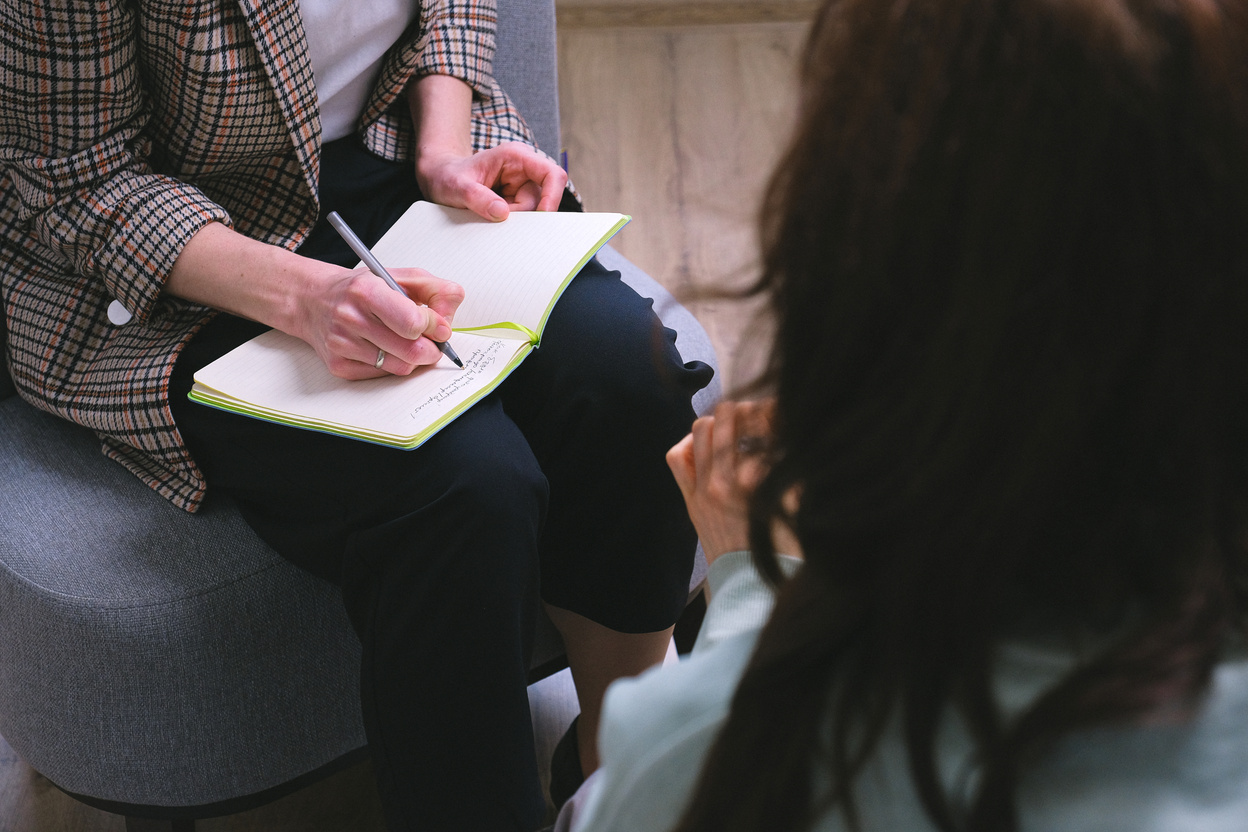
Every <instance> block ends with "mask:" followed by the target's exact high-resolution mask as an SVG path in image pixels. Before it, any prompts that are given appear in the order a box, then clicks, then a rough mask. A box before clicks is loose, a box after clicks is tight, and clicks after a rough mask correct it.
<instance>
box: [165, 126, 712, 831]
mask: <svg viewBox="0 0 1248 832" xmlns="http://www.w3.org/2000/svg"><path fill="white" fill-rule="evenodd" d="M409 167H410V166H409V165H407V164H395V163H390V162H385V161H382V160H379V159H376V158H375V157H372V156H371V155H369V154H367V153H366V152H364V151H363V150H362V149H360V148H359V147H358V146H357V145H355V143H354V141H353V140H343V141H340V142H335V143H332V144H330V145H327V146H326V148H325V152H324V155H323V160H322V171H323V174H322V177H323V179H322V205H323V211H325V212H328V211H329V210H337V211H339V213H341V214H342V215H343V216H344V218H345V219H346V220H347V221H348V223H350V224H351V225H352V226H353V227H354V228H355V229H356V231H357V233H359V234H360V236H361V237H362V238H364V240H365V242H366V243H369V244H371V243H373V242H375V241H376V239H377V238H379V237H380V236H381V234H382V233H383V232H384V231H385V229H386V228H388V227H389V225H390V224H391V223H392V222H393V221H394V220H395V219H397V217H398V215H399V214H400V213H402V211H403V210H404V209H406V207H407V206H408V205H409V204H410V203H411V201H413V200H414V199H418V198H419V190H418V189H417V187H416V184H415V180H414V177H412V175H411V173H410V171H409ZM301 253H305V254H308V255H309V256H315V257H317V258H319V259H324V260H330V261H333V262H339V263H343V264H345V265H354V264H355V262H356V259H355V257H354V255H352V254H351V253H350V251H349V249H346V247H345V245H342V244H341V243H340V241H338V240H337V235H335V234H333V232H332V230H330V229H328V227H327V226H326V225H325V224H324V223H323V221H322V223H321V224H318V227H317V229H316V230H315V231H314V233H313V234H312V236H311V237H310V238H309V240H308V241H307V243H305V245H304V247H303V248H302V249H301ZM261 329H262V328H261V327H258V326H257V325H256V324H254V323H251V322H248V321H243V320H241V319H238V318H233V317H230V316H225V315H223V316H220V317H219V318H217V319H216V320H214V321H213V322H212V323H211V324H210V325H209V326H208V327H206V328H205V329H204V331H202V332H201V333H200V334H199V335H197V336H196V338H195V339H194V340H193V341H192V342H191V344H190V345H189V346H188V347H187V349H186V351H185V352H184V353H183V355H182V356H181V357H180V358H179V360H178V363H177V366H176V367H175V372H174V378H173V381H172V385H171V391H170V392H171V400H172V405H173V409H174V415H175V418H176V420H177V422H178V425H179V428H180V430H181V431H182V432H183V434H184V436H185V438H186V440H187V442H188V445H189V446H190V448H191V451H192V453H193V455H194V456H195V459H196V461H197V462H198V463H199V464H200V465H201V467H202V468H203V470H204V473H205V475H206V476H207V478H208V482H209V484H210V487H211V488H212V489H221V490H223V491H227V492H229V493H230V494H231V495H232V496H233V497H234V499H235V500H236V501H237V502H238V504H239V506H240V509H241V510H242V512H243V514H244V516H245V517H246V519H247V521H248V522H249V523H250V524H251V525H252V527H253V528H254V529H255V530H256V531H257V533H258V534H259V535H260V536H261V537H263V538H264V539H265V540H266V541H268V542H269V543H270V544H271V545H272V546H273V547H274V548H275V549H276V550H277V551H278V552H280V553H281V554H282V555H283V556H284V557H286V558H288V559H289V560H291V561H293V562H294V563H296V564H298V565H300V566H302V567H303V568H305V569H308V570H309V571H311V572H313V573H315V574H317V575H319V576H321V577H323V578H325V579H327V580H331V581H333V582H335V583H337V584H338V585H339V586H340V587H341V588H342V593H343V601H344V603H345V605H346V608H347V612H348V614H349V616H350V618H351V621H352V623H353V625H354V627H355V629H356V631H357V633H358V634H359V636H360V639H361V642H362V644H363V653H364V659H363V667H362V669H361V706H362V711H363V717H364V724H365V729H366V732H367V735H368V740H369V745H370V747H371V750H372V754H373V758H374V766H375V769H376V772H377V778H378V787H379V790H380V793H381V797H382V802H383V805H384V808H385V812H386V818H387V824H388V825H389V827H390V828H391V829H392V830H395V832H398V830H422V831H423V830H430V831H432V830H456V832H476V830H480V832H500V831H501V830H518V831H520V832H530V830H533V829H535V828H536V827H537V826H539V825H540V823H541V821H542V818H543V813H544V804H543V800H542V796H541V794H540V790H539V784H538V776H537V767H536V759H535V754H534V748H533V734H532V728H531V724H530V717H529V709H528V699H527V691H526V677H527V670H528V657H529V651H530V642H531V638H532V632H533V625H534V620H535V615H536V613H537V610H538V599H539V597H540V598H542V599H544V600H546V601H547V602H549V603H551V604H553V605H555V606H557V607H562V608H564V609H568V610H571V611H573V612H577V613H579V614H581V615H584V616H586V617H588V618H590V619H591V620H594V621H597V622H599V623H601V624H604V625H605V626H607V627H610V628H612V629H616V630H619V631H622V632H638V633H639V632H653V631H656V630H661V629H663V628H665V627H668V626H670V625H671V624H673V623H674V622H675V620H676V618H677V616H678V615H679V614H680V611H681V610H682V608H683V605H684V602H685V598H686V594H687V591H688V583H689V575H690V570H691V565H692V557H693V552H694V546H695V537H694V532H693V529H692V527H691V525H690V523H689V521H688V518H687V516H686V515H685V512H684V508H683V504H682V501H681V498H680V494H679V492H678V490H677V488H676V486H675V484H674V481H673V480H672V478H671V475H670V473H669V472H668V471H667V469H666V465H665V463H664V459H663V455H664V453H665V451H666V450H667V448H668V447H670V446H671V445H672V444H674V443H675V442H676V441H677V440H679V439H680V437H681V436H683V435H684V434H685V433H686V432H687V431H688V430H689V426H690V424H691V422H692V420H693V418H694V414H693V411H692V408H691V405H690V399H691V397H692V395H693V393H694V392H696V391H697V390H698V389H700V388H701V387H703V386H705V385H706V384H707V383H708V382H709V380H710V375H711V370H710V368H709V367H707V366H706V365H704V364H701V363H700V362H694V363H691V364H688V365H686V364H685V363H683V362H682V360H681V359H680V355H679V353H678V352H677V350H676V348H675V345H674V333H672V332H671V331H670V330H664V329H663V328H662V326H661V324H660V323H659V322H658V320H657V318H656V317H655V316H654V314H653V311H652V310H651V309H650V303H649V301H648V300H644V299H642V298H640V297H639V296H638V295H637V294H636V293H635V292H633V291H632V290H631V289H630V288H629V287H628V286H626V285H625V284H624V283H623V282H622V281H620V279H619V275H618V273H615V272H608V271H606V270H605V269H603V268H602V267H601V266H599V265H598V264H597V262H596V261H594V262H591V263H590V265H589V266H587V267H586V268H585V269H584V271H583V272H582V273H581V274H580V275H578V276H577V277H576V278H575V279H574V280H573V281H572V283H571V285H570V286H569V288H568V290H567V292H566V293H565V294H564V296H563V297H562V298H561V299H560V301H559V303H558V304H557V305H556V306H555V309H554V311H553V312H552V314H551V316H550V320H549V322H548V324H547V329H546V331H545V333H544V337H543V341H542V345H541V347H540V348H539V349H538V350H536V351H535V352H534V353H532V354H531V355H530V356H529V357H528V358H527V359H526V360H525V362H524V363H523V364H522V365H521V366H520V367H519V368H518V369H517V370H516V371H515V373H513V375H512V376H511V377H510V378H509V379H508V380H507V381H506V382H505V383H504V384H503V385H501V386H500V388H499V389H498V390H497V391H495V393H494V394H492V395H491V396H490V397H489V398H487V399H486V400H484V401H482V402H481V403H479V404H478V405H476V406H475V407H473V408H472V409H471V410H469V411H468V412H466V413H465V414H463V415H462V416H460V417H459V418H458V419H456V420H455V421H454V422H453V423H452V424H450V425H449V426H447V427H446V428H444V429H443V430H442V431H441V432H439V433H438V434H437V435H436V436H434V437H433V438H432V439H431V440H430V441H428V442H427V443H425V444H424V445H423V446H421V447H420V448H418V449H416V450H415V451H400V450H395V449H392V448H384V447H380V446H374V445H369V444H367V443H364V442H359V441H354V440H350V439H344V438H341V437H335V436H329V435H326V434H320V433H315V432H311V431H302V430H297V429H293V428H290V427H285V426H280V425H273V424H269V423H266V422H261V421H258V420H254V419H249V418H246V417H243V416H238V415H235V414H230V413H226V412H223V411H218V410H215V409H212V408H209V407H204V406H201V405H198V404H195V403H192V402H189V401H187V399H186V393H187V392H188V391H189V388H190V384H191V381H192V376H193V373H194V371H195V370H196V369H198V368H199V367H201V366H203V365H204V364H205V363H207V362H208V361H211V360H212V359H213V358H215V357H216V356H218V355H221V354H223V353H224V352H226V351H228V350H229V349H231V348H232V347H233V346H235V345H237V344H238V343H241V342H242V341H244V340H246V339H247V338H249V337H251V336H252V335H254V334H256V333H257V332H258V331H260V330H261Z"/></svg>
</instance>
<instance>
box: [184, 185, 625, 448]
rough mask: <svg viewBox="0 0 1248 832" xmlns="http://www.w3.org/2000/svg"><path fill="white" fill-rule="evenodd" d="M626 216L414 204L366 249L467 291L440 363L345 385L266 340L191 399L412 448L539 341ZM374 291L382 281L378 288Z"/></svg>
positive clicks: (277, 338)
mask: <svg viewBox="0 0 1248 832" xmlns="http://www.w3.org/2000/svg"><path fill="white" fill-rule="evenodd" d="M628 221H629V217H628V216H626V215H624V214H608V213H586V214H580V213H570V212H569V213H551V212H513V213H512V214H511V216H510V217H508V219H507V220H505V221H504V222H501V223H492V222H489V221H487V220H483V219H480V218H478V217H477V216H476V215H475V214H473V213H471V212H470V211H466V210H461V209H455V208H446V207H444V206H441V205H434V204H432V203H429V202H417V203H416V204H414V205H413V206H412V207H411V208H410V209H408V211H407V213H405V214H404V215H403V216H402V217H401V218H400V219H399V221H398V222H396V223H395V224H394V226H393V227H392V228H391V229H390V230H389V231H387V232H386V234H385V236H384V237H382V239H381V240H380V241H379V242H378V243H377V245H376V246H374V247H373V253H374V254H375V255H376V256H377V259H378V260H380V261H381V263H382V264H383V265H385V266H386V267H387V268H403V267H409V266H416V267H420V268H422V269H425V270H427V271H429V272H430V273H432V274H434V275H437V276H438V277H442V278H445V279H447V280H453V281H455V282H456V283H459V284H460V285H462V286H463V287H464V291H465V295H466V296H465V299H464V303H463V305H461V306H460V308H459V310H458V311H457V312H456V313H455V321H454V324H455V329H454V333H453V334H452V335H451V340H450V344H451V346H452V347H454V348H455V351H456V352H457V353H458V354H459V357H460V359H461V360H462V361H463V362H464V368H463V369H462V370H461V369H459V368H458V367H456V366H455V365H454V364H453V363H451V361H450V359H448V358H446V357H445V356H443V357H442V359H441V360H440V361H439V362H438V363H437V364H434V365H431V366H429V367H424V368H421V369H418V370H416V371H415V372H414V373H412V374H411V375H410V376H384V377H382V378H376V379H367V380H364V381H345V380H343V379H340V378H336V377H335V376H333V375H331V374H330V372H329V370H328V369H326V368H325V365H324V364H323V363H321V360H320V358H319V357H318V356H317V355H316V352H315V351H314V350H313V349H312V348H311V347H310V346H308V345H307V344H306V343H304V342H303V341H301V340H299V339H298V338H295V337H293V336H290V335H287V334H285V333H283V332H279V331H277V330H270V331H269V332H266V333H264V334H263V335H260V336H258V337H256V338H253V339H252V340H251V341H248V342H247V343H245V344H243V345H241V346H239V347H238V348H237V349H235V350H233V351H231V352H229V353H227V354H226V355H223V356H221V358H218V359H217V360H216V361H214V362H212V363H211V364H209V365H208V366H207V367H204V368H203V369H202V370H200V371H199V372H197V373H195V385H194V387H193V388H192V389H191V393H190V398H191V399H192V400H194V401H197V402H201V403H203V404H207V405H211V406H213V407H218V408H221V409H224V410H231V411H234V412H236V413H242V414H245V415H247V416H254V417H256V418H259V419H267V420H269V421H273V422H280V423H282V424H286V425H292V426H294V427H300V428H308V429H310V430H319V431H324V432H326V433H334V434H339V435H341V436H349V437H352V438H354V439H363V440H366V441H369V442H376V443H379V444H382V445H393V446H395V447H398V448H407V449H411V448H415V447H418V446H419V445H420V444H421V443H423V442H424V441H425V440H427V439H428V438H429V437H430V436H433V435H434V434H435V433H437V432H438V430H440V429H441V428H442V427H444V426H445V425H447V424H449V423H450V422H451V421H452V420H453V419H454V418H455V417H456V416H458V415H459V414H461V413H463V412H464V411H465V410H467V409H468V408H469V407H471V406H472V405H473V403H474V402H476V401H478V400H480V399H481V398H483V397H484V396H486V395H487V394H488V393H489V392H490V391H491V390H493V389H494V388H495V387H497V386H498V385H499V384H500V383H501V382H502V381H503V379H505V378H507V376H508V375H510V373H511V371H512V370H514V369H515V368H516V367H517V366H519V364H520V362H521V361H523V360H524V358H525V356H527V355H528V354H529V353H530V352H531V351H532V350H533V348H534V347H535V346H537V345H538V344H539V343H540V342H541V336H542V329H543V328H544V327H545V325H546V319H547V318H548V317H550V311H551V309H553V308H554V306H555V301H557V300H558V299H559V296H560V295H561V294H563V290H564V289H565V288H566V287H567V285H568V283H569V282H571V280H572V278H573V277H575V276H576V274H577V272H579V271H580V270H581V268H582V267H583V266H584V265H585V264H586V263H587V262H589V259H590V258H591V257H593V255H594V253H595V252H597V251H598V249H600V248H602V246H603V245H605V244H606V242H607V241H608V240H609V239H611V237H612V236H614V235H615V233H616V232H617V231H619V230H620V229H621V228H623V227H624V225H625V224H626V223H627V222H628ZM377 279H378V280H380V279H381V278H377Z"/></svg>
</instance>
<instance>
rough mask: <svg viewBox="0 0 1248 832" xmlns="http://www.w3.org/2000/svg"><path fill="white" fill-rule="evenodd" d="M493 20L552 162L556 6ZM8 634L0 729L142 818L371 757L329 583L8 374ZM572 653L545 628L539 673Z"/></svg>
mask: <svg viewBox="0 0 1248 832" xmlns="http://www.w3.org/2000/svg"><path fill="white" fill-rule="evenodd" d="M499 17H500V25H499V32H500V34H499V54H498V59H497V62H496V64H495V72H496V74H497V75H498V77H499V79H500V81H501V82H502V83H503V86H504V88H506V89H508V90H509V91H511V92H512V94H513V96H514V97H515V99H516V101H517V104H518V105H519V106H520V109H521V110H522V111H523V112H525V113H526V114H527V115H528V117H529V120H530V122H531V124H532V125H533V126H534V128H535V130H536V132H537V134H538V137H539V142H540V143H541V144H542V145H543V146H544V147H546V148H549V149H550V150H552V151H554V152H555V153H556V155H557V150H558V147H559V145H558V135H559V133H558V130H559V125H558V100H557V98H556V85H555V53H554V44H555V38H554V6H553V3H552V2H551V0H503V1H502V2H500V11H499ZM601 259H602V260H603V262H604V264H606V265H608V266H609V267H612V268H619V269H621V270H622V271H624V272H625V276H626V280H628V282H629V283H630V284H632V285H633V286H634V287H635V288H637V289H638V290H639V291H640V292H641V293H642V294H644V295H647V296H649V297H653V298H655V300H656V309H657V311H658V312H659V315H660V316H661V317H662V318H663V320H664V322H665V323H666V324H667V325H668V326H670V327H672V328H673V329H675V330H677V332H678V333H679V339H678V346H679V347H680V349H681V353H682V355H683V356H684V358H685V360H687V361H688V360H694V359H699V360H702V361H705V362H707V363H709V364H712V365H714V364H715V356H714V351H713V349H712V348H711V345H710V343H709V341H708V339H707V337H706V333H705V332H704V331H703V330H702V328H701V326H699V325H698V323H697V321H696V320H695V319H694V318H693V316H692V315H690V314H689V312H688V311H687V310H685V309H684V308H683V307H681V306H680V305H679V304H677V303H676V302H675V301H674V300H673V298H672V297H671V296H670V295H669V294H668V293H667V292H666V291H664V290H663V289H662V288H661V287H660V286H658V284H656V283H655V282H654V281H653V280H651V279H650V278H649V277H647V276H646V275H645V274H643V273H642V272H640V270H638V269H637V268H636V267H635V266H633V265H632V264H631V263H629V262H628V261H627V260H624V259H623V258H622V257H620V256H619V255H618V254H617V253H615V252H614V251H611V250H609V249H608V250H604V252H603V254H602V255H601ZM2 325H3V321H2V320H0V327H2ZM2 334H3V332H2V330H0V335H2ZM717 395H718V383H717V382H716V383H715V384H714V385H713V387H712V388H711V389H708V390H705V391H703V392H702V393H700V394H699V396H698V398H697V399H696V400H695V406H697V407H698V409H699V412H702V411H704V410H705V409H706V408H707V407H709V406H710V404H711V403H713V401H714V400H715V398H716V397H717ZM701 574H702V573H701V571H700V570H699V571H698V573H697V574H695V577H694V582H695V584H696V583H697V582H699V581H700V580H701ZM0 634H3V635H2V636H0V734H2V735H3V736H4V738H5V739H6V740H7V741H8V743H9V744H10V745H11V746H12V747H13V749H14V750H15V751H16V752H17V753H18V754H19V755H20V756H21V757H22V758H23V759H24V760H25V761H26V762H27V763H29V764H30V765H31V766H32V767H33V768H35V769H36V770H37V771H39V772H40V773H42V774H43V775H45V776H46V777H48V778H49V779H50V780H51V781H52V782H53V783H55V784H56V785H57V786H59V787H60V788H61V789H63V790H65V791H67V792H69V793H70V794H73V795H75V796H77V797H80V798H81V799H83V800H85V801H86V802H88V803H91V804H93V805H96V806H100V807H102V808H107V809H110V810H112V811H117V812H120V813H122V814H126V815H128V816H131V817H132V820H131V822H130V823H131V828H132V829H139V828H143V829H148V828H156V827H154V826H153V825H151V824H148V823H146V822H141V821H139V820H137V818H163V819H165V821H166V822H165V823H164V824H163V828H165V829H190V828H192V826H193V820H192V819H193V818H197V817H210V816H214V815H220V814H229V813H232V812H235V811H240V810H242V809H245V808H249V807H251V806H254V805H258V804H260V803H263V802H265V801H266V800H268V799H272V798H274V797H277V796H279V795H281V794H284V793H286V792H289V791H292V790H293V789H295V788H298V787H299V786H301V785H302V784H304V783H306V782H309V781H310V780H312V779H314V778H316V777H318V776H321V775H323V774H325V773H328V772H329V771H333V770H335V769H337V768H339V767H342V766H344V765H347V764H349V763H351V762H353V761H355V760H356V759H358V758H360V757H362V756H363V755H364V754H366V751H367V750H366V748H365V741H364V733H363V728H362V725H361V722H360V716H359V703H358V695H357V676H358V663H359V645H358V643H357V641H356V638H355V635H354V633H353V632H352V630H351V628H350V626H349V625H348V622H347V620H346V616H345V614H344V613H343V612H342V609H341V602H340V599H339V597H338V593H337V591H336V590H335V589H334V588H333V587H332V586H329V585H327V584H325V583H323V582H321V581H318V580H317V579H315V578H312V577H310V576H308V575H306V574H304V573H302V572H301V571H300V570H298V569H296V568H294V567H292V566H290V565H289V564H287V563H286V562H285V561H283V560H282V559H281V558H280V557H278V556H277V555H276V554H275V553H274V552H273V551H272V550H270V549H269V548H268V547H267V546H266V545H265V544H263V543H262V542H261V541H260V540H259V539H258V538H257V537H256V536H255V535H254V534H252V532H251V531H250V529H249V528H248V527H247V526H246V524H245V523H243V521H242V519H241V518H240V517H239V515H238V513H237V512H236V511H235V509H234V508H233V506H232V505H231V504H230V503H229V501H228V499H226V498H225V497H223V496H222V495H220V494H213V495H211V496H210V498H209V500H208V501H207V504H206V505H205V507H204V509H203V511H201V512H200V513H199V514H198V515H194V516H192V515H188V514H185V513H183V512H181V511H179V510H177V509H175V508H173V507H172V506H170V505H169V504H167V503H166V502H165V500H163V499H162V498H161V497H159V496H158V495H156V494H155V493H154V492H152V491H150V490H149V489H147V488H146V487H145V486H144V485H142V484H141V483H140V482H139V481H138V480H136V479H135V478H134V477H133V476H131V475H130V474H129V473H128V472H127V471H126V470H124V469H123V468H122V467H121V466H119V465H117V464H116V463H113V462H111V461H109V460H108V459H106V458H105V457H103V456H102V455H101V454H100V452H99V443H98V441H97V440H96V438H95V437H94V436H93V435H92V434H91V433H90V432H89V431H86V430H84V429H82V428H79V427H76V426H73V425H70V424H68V423H65V422H63V421H60V420H58V419H56V418H54V417H52V416H49V415H47V414H45V413H42V412H40V411H38V410H36V409H35V408H33V407H31V406H29V405H27V404H26V403H25V402H23V401H21V400H20V399H19V398H18V397H17V396H16V395H14V391H13V388H12V384H11V381H10V379H9V377H8V374H7V371H4V370H3V369H2V368H0ZM561 650H562V648H561V645H560V644H559V642H558V637H557V635H555V634H554V632H553V628H551V627H550V626H549V624H548V623H545V624H544V629H543V631H542V633H541V634H540V635H539V638H538V648H537V651H536V654H535V656H534V667H535V668H538V669H539V670H538V672H539V673H540V672H541V671H540V668H543V667H545V668H551V667H554V666H556V665H554V664H552V662H557V661H558V657H559V655H560V654H561Z"/></svg>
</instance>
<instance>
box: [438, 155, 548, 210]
mask: <svg viewBox="0 0 1248 832" xmlns="http://www.w3.org/2000/svg"><path fill="white" fill-rule="evenodd" d="M416 177H417V180H418V182H419V184H420V190H421V192H422V193H423V194H424V195H425V196H426V197H428V198H429V199H431V200H433V201H434V202H437V203H440V204H442V205H449V206H451V207H453V208H467V209H469V210H471V211H472V212H474V213H476V214H477V215H479V216H481V217H484V218H485V219H488V220H494V221H499V220H505V219H506V218H507V216H508V215H509V214H510V212H511V211H534V210H536V211H554V210H557V209H558V208H559V202H560V200H561V199H562V198H563V189H564V186H565V185H566V184H567V182H568V175H567V174H566V173H564V171H563V168H561V167H559V166H558V165H556V164H555V163H554V162H553V161H551V160H550V159H548V158H546V157H545V156H543V155H542V154H540V153H538V152H537V151H536V150H534V149H533V148H531V147H529V146H528V145H526V144H521V143H519V142H508V143H506V144H501V145H498V146H497V147H492V148H490V149H489V150H483V151H481V152H480V153H474V154H470V155H464V154H463V153H461V152H456V151H452V150H443V151H436V150H426V151H424V152H423V153H422V154H421V156H420V159H419V161H418V162H417V165H416Z"/></svg>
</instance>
